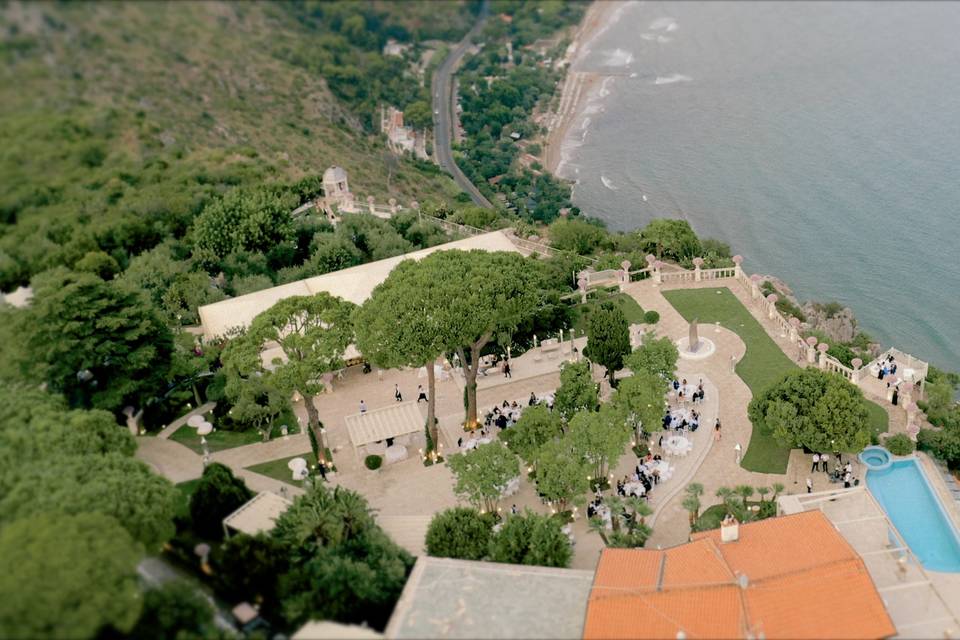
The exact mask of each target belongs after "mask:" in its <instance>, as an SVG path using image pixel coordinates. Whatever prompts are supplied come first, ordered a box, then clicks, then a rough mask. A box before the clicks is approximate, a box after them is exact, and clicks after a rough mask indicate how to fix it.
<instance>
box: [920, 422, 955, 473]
mask: <svg viewBox="0 0 960 640" xmlns="http://www.w3.org/2000/svg"><path fill="white" fill-rule="evenodd" d="M917 448H918V449H920V450H921V451H926V452H927V453H929V454H931V455H932V456H934V457H936V458H940V459H941V460H943V461H944V462H946V463H947V466H948V467H949V468H950V469H960V431H958V430H956V429H944V430H942V431H934V430H933V429H920V433H919V434H918V435H917Z"/></svg>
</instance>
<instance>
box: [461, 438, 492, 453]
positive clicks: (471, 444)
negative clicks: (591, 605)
mask: <svg viewBox="0 0 960 640" xmlns="http://www.w3.org/2000/svg"><path fill="white" fill-rule="evenodd" d="M491 442H493V438H471V439H470V440H467V441H466V442H464V443H463V450H464V451H470V450H471V449H476V448H477V447H479V446H480V445H482V444H489V443H491Z"/></svg>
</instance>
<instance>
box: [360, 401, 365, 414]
mask: <svg viewBox="0 0 960 640" xmlns="http://www.w3.org/2000/svg"><path fill="white" fill-rule="evenodd" d="M366 412H367V403H366V402H364V401H363V400H361V401H360V413H366Z"/></svg>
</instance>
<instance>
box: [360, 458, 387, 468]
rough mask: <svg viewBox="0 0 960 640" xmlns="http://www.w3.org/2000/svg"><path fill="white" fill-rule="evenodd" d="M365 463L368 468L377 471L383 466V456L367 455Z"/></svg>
mask: <svg viewBox="0 0 960 640" xmlns="http://www.w3.org/2000/svg"><path fill="white" fill-rule="evenodd" d="M363 464H365V465H366V466H367V469H370V471H376V470H377V469H379V468H380V467H381V466H383V458H382V457H380V456H375V455H371V456H367V457H366V458H365V459H364V461H363Z"/></svg>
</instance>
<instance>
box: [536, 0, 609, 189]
mask: <svg viewBox="0 0 960 640" xmlns="http://www.w3.org/2000/svg"><path fill="white" fill-rule="evenodd" d="M627 4H628V2H627V1H626V0H616V1H601V0H595V1H594V2H593V4H591V5H590V7H589V8H588V9H587V12H586V14H585V15H584V17H583V20H582V21H581V22H580V25H579V26H578V27H577V31H576V33H575V34H574V36H573V42H572V43H571V45H570V46H569V47H568V48H567V53H566V55H565V58H564V60H565V62H566V64H567V74H566V76H565V78H564V81H563V87H562V88H561V90H560V101H559V103H558V105H557V109H556V110H555V111H553V112H551V113H549V114H547V117H546V126H547V129H548V132H547V136H546V140H545V143H544V146H543V153H542V163H543V166H544V168H546V170H547V171H549V172H550V173H552V174H554V175H557V177H561V176H559V175H558V174H557V171H558V170H559V169H560V167H561V164H562V162H563V154H562V151H563V142H564V140H565V139H566V138H567V134H568V133H569V130H570V128H571V127H572V126H573V124H574V122H575V121H576V120H577V117H578V116H579V115H581V114H582V113H583V110H584V107H585V106H586V104H587V102H589V100H590V98H591V97H592V96H594V95H596V94H597V92H598V91H599V90H600V88H601V85H602V84H603V83H602V80H603V76H602V75H601V74H598V73H593V72H585V71H575V70H574V69H573V66H574V64H575V63H576V61H577V59H578V58H579V57H580V56H581V55H582V54H583V52H584V48H585V45H587V44H588V43H589V42H590V41H592V40H593V39H594V38H595V37H596V36H597V35H599V34H600V33H602V32H603V31H605V30H606V28H607V27H608V26H610V24H611V23H613V22H614V21H615V20H616V18H617V17H618V16H619V14H620V12H621V10H622V9H623V8H624V7H625V6H627Z"/></svg>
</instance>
